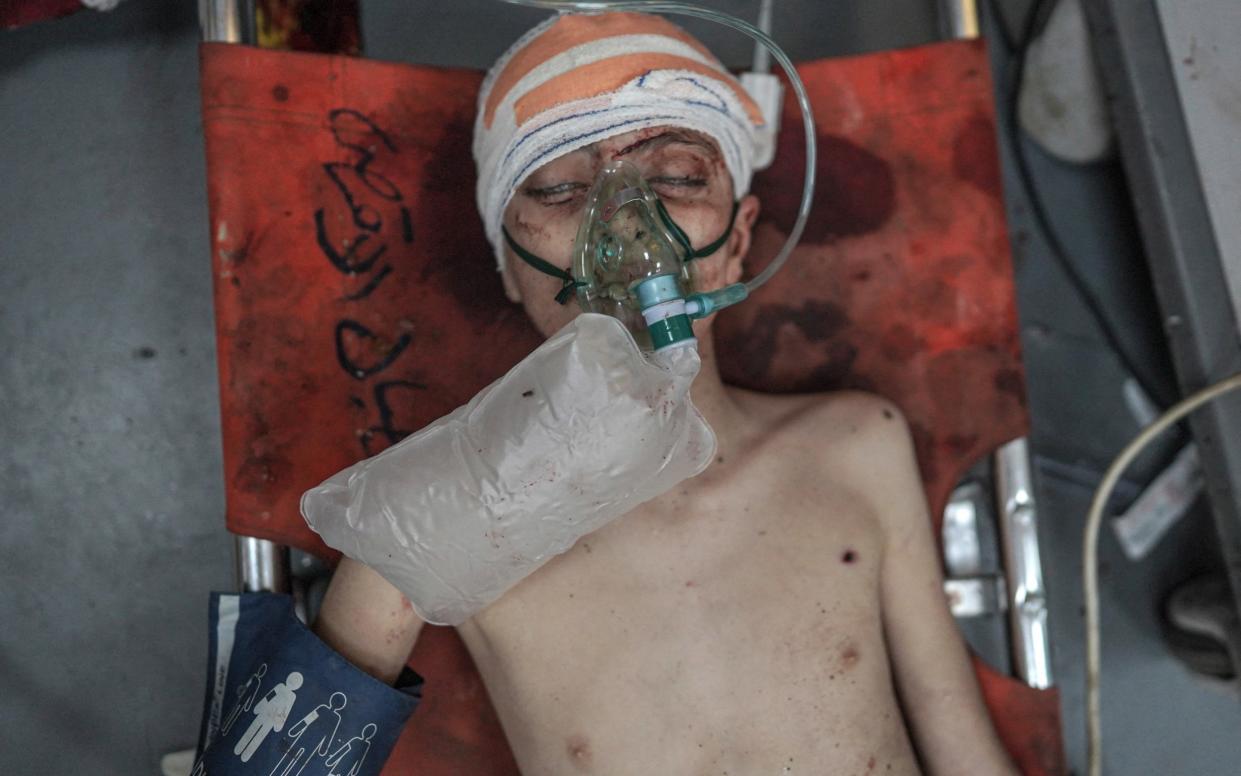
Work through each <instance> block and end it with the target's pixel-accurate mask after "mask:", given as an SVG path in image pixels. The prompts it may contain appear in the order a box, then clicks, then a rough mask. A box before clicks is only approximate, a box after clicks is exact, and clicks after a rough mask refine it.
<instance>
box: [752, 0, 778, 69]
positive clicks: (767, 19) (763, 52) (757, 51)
mask: <svg viewBox="0 0 1241 776" xmlns="http://www.w3.org/2000/svg"><path fill="white" fill-rule="evenodd" d="M774 5H775V0H760V2H759V6H758V24H757V25H756V26H757V27H758V28H759V29H760V30H762V31H763V32H764V33H765V34H767V35H771V11H772V6H774ZM770 71H771V52H769V51H768V50H767V47H766V46H764V45H763V44H762V43H758V42H755V44H754V64H753V66H752V67H750V72H752V73H768V72H770Z"/></svg>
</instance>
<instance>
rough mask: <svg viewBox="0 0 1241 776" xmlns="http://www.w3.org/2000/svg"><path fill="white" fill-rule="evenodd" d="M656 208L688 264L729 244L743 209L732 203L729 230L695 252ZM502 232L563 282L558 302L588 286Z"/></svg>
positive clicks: (515, 248) (521, 252) (529, 258)
mask: <svg viewBox="0 0 1241 776" xmlns="http://www.w3.org/2000/svg"><path fill="white" fill-rule="evenodd" d="M655 206H656V208H658V210H659V217H660V218H662V219H663V221H664V223H665V224H667V226H668V230H669V231H671V232H672V236H673V238H675V239H676V241H677V242H678V243H680V244H681V248H682V249H684V251H685V261H686V263H688V262H690V261H693V260H694V259H701V258H704V257H706V256H710V255H711V254H713V253H715V252H716V251H718V250H719V249H720V248H722V247H724V243H725V242H727V241H728V236H729V235H730V234H732V233H733V225H734V224H735V223H736V221H737V211H738V210H739V209H740V208H741V203H740V202H734V203H733V212H732V213H731V214H730V215H729V216H728V228H727V229H725V230H724V234H722V235H720V238H719V239H718V240H716V241H715V242H713V243H711V244H710V245H704V246H703V247H701V248H699V249H698V250H694V246H693V245H692V244H691V243H690V241H689V235H687V234H685V230H684V229H682V228H681V227H679V226H677V222H676V221H673V220H672V216H671V215H669V214H668V209H667V208H665V207H664V203H663V202H662V201H661V200H656V203H655ZM500 231H501V232H503V234H504V241H505V242H506V243H508V247H510V248H512V249H513V253H516V254H517V258H519V259H521V260H522V261H524V262H526V263H527V264H529V265H530V266H531V267H534V268H535V269H536V270H538V271H539V272H542V273H543V274H544V275H551V276H552V277H554V278H556V279H557V280H559V281H561V282H562V283H564V286H562V287H561V289H560V291H559V293H557V294H556V301H557V302H559V303H560V304H568V303H569V298H570V297H571V296H573V292H574V291H576V290H577V289H578V288H579V287H581V286H584V285H586V283H585V282H584V281H581V280H577V279H575V278H574V277H573V276H572V275H571V274H569V271H568V270H564V269H561V268H560V267H557V266H556V265H555V264H552V263H551V262H550V261H547V260H546V259H542V258H539V257H538V256H535V255H534V254H533V253H531V252H530V251H528V250H526V249H525V248H523V247H521V246H520V245H518V244H517V241H516V240H514V239H513V235H511V234H509V233H508V228H507V227H504V226H501V227H500Z"/></svg>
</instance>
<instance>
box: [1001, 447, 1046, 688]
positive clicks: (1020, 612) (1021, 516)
mask: <svg viewBox="0 0 1241 776" xmlns="http://www.w3.org/2000/svg"><path fill="white" fill-rule="evenodd" d="M995 497H996V502H997V503H996V506H997V509H998V512H999V517H1000V520H999V522H1000V542H1001V544H1002V545H1003V552H1004V568H1005V570H1006V571H1007V577H1008V623H1009V632H1010V633H1011V637H1012V650H1013V665H1014V666H1015V667H1016V669H1017V675H1018V676H1020V677H1021V679H1022V680H1024V681H1025V683H1026V684H1028V685H1030V686H1031V687H1035V688H1038V689H1040V690H1044V689H1047V688H1048V687H1051V686H1052V667H1051V641H1050V637H1049V635H1048V623H1047V590H1046V588H1045V587H1044V586H1043V566H1042V559H1041V558H1040V555H1039V546H1038V512H1037V510H1036V509H1035V502H1034V483H1033V477H1032V473H1031V470H1030V448H1029V446H1028V445H1027V443H1026V440H1025V438H1024V437H1023V438H1021V439H1016V440H1014V441H1012V442H1009V443H1008V444H1006V445H1004V446H1003V447H1001V448H1000V449H999V450H997V451H996V453H995Z"/></svg>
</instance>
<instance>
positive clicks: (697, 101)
mask: <svg viewBox="0 0 1241 776" xmlns="http://www.w3.org/2000/svg"><path fill="white" fill-rule="evenodd" d="M763 125H764V120H763V115H762V112H761V111H760V110H759V108H758V106H757V105H756V104H755V102H754V100H753V99H751V98H750V96H749V95H748V94H747V93H746V91H745V89H744V88H743V87H742V86H741V84H740V83H739V82H738V81H737V79H736V78H734V77H733V76H732V74H730V73H729V72H728V70H727V69H725V67H724V66H723V64H721V63H720V61H719V60H718V59H716V57H715V56H714V55H713V54H712V53H711V52H710V51H709V50H708V49H707V48H706V47H705V46H704V45H702V43H700V42H699V41H698V40H697V39H695V38H694V37H692V36H690V35H689V34H688V33H686V32H685V31H684V30H682V29H681V28H680V27H677V26H676V25H675V24H673V23H671V22H669V21H667V20H666V19H663V18H662V17H659V16H653V15H650V14H638V13H603V14H577V13H572V14H568V13H567V14H561V15H558V16H553V17H552V18H550V19H548V20H547V21H545V22H543V23H542V24H540V25H538V26H537V27H535V28H534V29H532V30H530V31H529V32H527V33H526V34H525V35H523V36H522V37H521V38H520V39H519V40H518V41H517V42H516V43H514V44H513V45H512V46H511V47H510V48H509V50H508V51H506V52H505V53H504V55H503V56H501V57H500V59H499V61H497V62H496V64H495V65H494V66H493V67H492V68H491V71H490V72H489V73H488V74H487V77H486V79H485V80H484V81H483V86H482V91H481V93H480V94H479V98H478V116H477V118H476V119H475V122H474V161H475V163H476V164H477V166H478V191H477V198H478V209H479V212H480V213H481V214H482V217H483V224H484V225H485V226H486V229H487V239H489V240H490V241H491V244H492V246H494V247H495V251H496V259H497V261H498V262H499V264H500V268H501V270H502V269H503V266H504V264H503V256H504V247H503V246H504V241H503V239H502V235H501V231H500V228H501V225H502V220H503V215H504V208H505V207H507V206H508V203H509V200H510V199H511V198H512V196H513V192H514V191H516V189H517V187H518V186H519V185H520V184H521V182H522V181H524V180H525V179H526V177H527V176H528V175H530V173H532V172H534V171H535V170H537V169H538V168H539V167H541V166H542V165H543V164H546V163H547V162H549V161H551V160H552V159H555V158H556V157H558V156H561V155H563V154H566V153H569V152H570V151H574V150H577V149H579V148H582V147H584V146H587V145H590V144H591V143H595V142H598V141H600V140H604V139H606V138H608V137H612V136H614V135H619V134H622V133H625V132H631V131H633V130H637V129H647V128H650V127H657V126H673V127H681V128H685V129H692V130H696V131H698V132H702V133H704V134H706V135H707V136H709V137H711V138H712V139H714V140H715V142H716V143H717V144H718V145H719V147H720V150H721V152H722V153H723V156H724V163H725V164H726V165H727V167H728V170H729V172H730V173H731V175H732V179H733V192H734V196H735V197H736V198H738V199H739V198H741V197H742V196H744V195H745V194H746V192H748V191H749V187H750V177H751V175H752V173H753V168H754V159H755V150H756V145H755V143H756V138H757V134H756V133H757V132H758V130H759V129H760V128H762V127H763Z"/></svg>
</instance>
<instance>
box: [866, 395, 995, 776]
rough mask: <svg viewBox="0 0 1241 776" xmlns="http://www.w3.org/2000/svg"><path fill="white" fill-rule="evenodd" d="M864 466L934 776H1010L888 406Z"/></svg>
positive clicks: (907, 444)
mask: <svg viewBox="0 0 1241 776" xmlns="http://www.w3.org/2000/svg"><path fill="white" fill-rule="evenodd" d="M863 427H864V428H866V429H867V432H866V433H863V434H861V435H859V436H861V437H863V440H862V441H861V447H862V448H863V449H859V450H856V451H855V452H856V453H857V454H858V456H859V457H858V458H857V459H856V460H859V461H861V462H864V463H865V464H866V465H867V468H869V469H870V472H869V473H868V474H866V475H863V476H865V477H866V478H867V479H869V480H870V481H869V482H866V483H864V486H865V492H867V493H869V494H872V496H871V498H872V503H873V505H874V508H875V509H876V511H877V513H878V518H879V521H880V523H881V524H882V527H883V533H884V553H883V561H882V570H881V580H880V600H881V606H882V610H883V611H882V614H883V628H884V634H885V636H886V638H887V642H888V651H889V654H890V656H891V661H892V671H893V676H894V678H895V680H896V685H897V688H898V691H899V694H900V698H901V705H902V707H903V709H904V711H905V717H906V721H907V723H908V725H909V728H910V733H911V734H912V736H913V741H914V745H915V747H916V748H917V750H918V753H919V756H920V758H921V761H922V763H923V765H924V767H925V768H926V770H927V773H928V774H932V775H933V776H947V775H948V774H961V775H962V776H967V775H973V774H980V773H986V774H996V775H997V776H1000V775H1003V774H1012V776H1016V774H1017V770H1016V768H1015V767H1014V766H1013V764H1012V761H1011V760H1010V759H1009V757H1008V754H1007V752H1005V750H1004V748H1003V746H1002V745H1001V743H1000V740H999V737H998V736H997V735H996V733H995V729H994V728H993V727H992V725H991V719H990V716H989V714H988V712H987V708H986V705H985V704H984V703H983V700H982V695H981V693H980V692H979V689H978V681H977V678H976V677H975V675H974V672H973V669H972V668H971V666H970V663H969V658H968V653H967V651H966V648H965V643H964V641H963V639H962V638H961V634H960V631H959V630H958V629H957V625H956V622H955V621H954V620H953V618H952V614H951V612H950V611H949V609H948V602H947V598H946V597H945V595H944V588H943V572H942V567H941V565H940V558H939V552H938V548H937V544H936V543H935V541H934V538H933V537H934V534H933V531H932V524H931V520H930V518H929V516H928V511H927V505H926V493H925V491H924V490H923V484H922V479H921V477H920V475H919V473H918V464H917V460H916V459H915V456H914V448H913V442H912V439H911V438H910V434H909V427H908V425H907V424H906V423H905V421H904V418H903V417H902V416H901V415H900V414H899V411H898V410H897V409H896V408H895V407H894V406H891V405H889V404H887V403H886V402H883V403H882V404H881V405H880V406H877V407H876V408H875V412H874V415H873V418H872V422H867V423H865V424H863Z"/></svg>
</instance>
